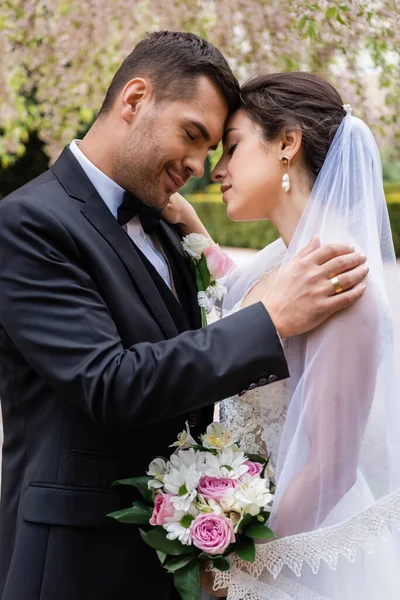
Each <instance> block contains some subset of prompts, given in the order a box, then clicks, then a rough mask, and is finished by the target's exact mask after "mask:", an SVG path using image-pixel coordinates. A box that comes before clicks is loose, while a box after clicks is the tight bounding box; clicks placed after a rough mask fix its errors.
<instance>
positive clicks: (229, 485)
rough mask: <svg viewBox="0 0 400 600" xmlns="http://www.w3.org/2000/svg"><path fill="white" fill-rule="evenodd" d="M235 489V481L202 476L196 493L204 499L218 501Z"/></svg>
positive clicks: (227, 478) (226, 478)
mask: <svg viewBox="0 0 400 600" xmlns="http://www.w3.org/2000/svg"><path fill="white" fill-rule="evenodd" d="M236 488H237V481H235V479H229V477H209V476H207V475H204V476H203V477H202V478H201V479H200V482H199V486H198V488H197V489H198V491H199V493H200V494H201V495H202V496H204V497H205V498H212V499H213V500H217V501H218V500H220V499H221V498H222V497H223V496H225V494H226V493H227V492H229V491H230V490H235V489H236Z"/></svg>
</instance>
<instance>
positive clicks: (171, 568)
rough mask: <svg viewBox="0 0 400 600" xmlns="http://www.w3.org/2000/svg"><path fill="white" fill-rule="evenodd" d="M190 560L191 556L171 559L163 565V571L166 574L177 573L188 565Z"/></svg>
mask: <svg viewBox="0 0 400 600" xmlns="http://www.w3.org/2000/svg"><path fill="white" fill-rule="evenodd" d="M191 560H193V556H192V555H190V556H182V557H178V558H173V559H171V560H169V561H168V562H167V563H165V565H164V569H167V571H168V573H175V571H178V569H181V568H182V567H185V566H186V565H187V564H189V563H190V561H191Z"/></svg>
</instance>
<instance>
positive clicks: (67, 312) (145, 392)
mask: <svg viewBox="0 0 400 600" xmlns="http://www.w3.org/2000/svg"><path fill="white" fill-rule="evenodd" d="M0 226H1V230H2V248H1V254H0V319H1V322H2V324H3V326H4V328H5V330H6V332H7V333H8V335H9V336H10V338H11V339H12V340H13V342H14V344H15V345H16V347H17V348H18V349H19V351H20V352H21V354H22V355H23V356H24V358H25V359H26V360H27V362H28V363H29V364H30V365H31V367H32V368H33V369H34V370H35V371H36V372H37V373H38V374H39V375H40V376H41V377H42V378H43V379H44V380H45V381H46V382H47V383H48V384H49V385H50V386H51V387H52V388H53V389H54V390H55V391H56V392H57V393H58V394H59V395H60V396H61V397H65V398H67V399H68V400H70V401H71V402H72V403H74V404H76V405H77V406H79V407H80V408H81V409H82V410H84V411H85V412H86V413H87V414H88V415H89V416H90V417H91V418H92V419H93V420H95V421H97V422H98V423H101V424H106V425H111V426H116V427H123V428H132V427H136V426H142V425H145V424H149V423H152V422H155V421H159V420H163V419H165V418H169V417H172V416H174V415H177V414H181V413H185V412H189V411H190V410H193V409H195V408H200V407H202V406H206V405H209V404H212V403H213V402H215V401H218V400H221V399H222V398H224V397H227V396H231V395H234V394H237V393H239V392H240V391H242V390H245V389H247V388H248V387H249V386H250V385H251V384H253V385H265V384H266V383H267V382H268V380H269V378H270V377H271V376H272V379H273V380H275V379H281V378H284V377H287V375H288V372H287V366H286V362H285V359H284V356H283V352H282V348H281V345H280V343H279V339H278V336H277V335H276V331H275V328H274V326H273V324H272V322H271V320H270V318H269V316H268V313H267V311H266V310H265V308H264V306H263V305H262V304H261V303H258V304H257V305H256V306H253V307H251V308H249V309H247V310H243V311H241V312H240V313H238V314H236V315H233V316H232V317H228V318H226V319H224V320H222V321H220V322H218V323H215V324H213V325H211V326H209V327H207V328H203V329H201V330H199V331H190V332H186V333H183V334H181V335H180V336H178V337H176V338H174V339H171V340H165V341H161V342H158V343H139V344H136V345H134V346H133V347H131V348H129V349H126V348H124V347H123V346H122V343H121V339H120V336H119V334H118V331H117V328H116V325H115V323H114V321H113V319H112V318H111V315H110V313H109V310H108V307H107V305H106V304H105V303H104V300H103V298H102V297H101V295H100V293H99V292H98V290H97V288H96V285H95V283H94V282H93V280H92V279H91V277H90V275H89V273H88V272H87V270H86V267H85V265H82V264H81V256H80V253H79V250H78V249H77V247H76V244H75V242H74V240H73V239H72V238H71V236H70V234H69V232H68V231H67V230H66V228H65V227H64V226H63V225H62V224H61V223H60V222H59V221H58V219H57V218H56V217H55V216H54V215H53V214H52V213H50V212H49V211H47V210H46V209H44V208H43V207H41V206H39V205H37V204H36V203H33V202H29V201H26V202H25V201H15V200H13V201H9V202H7V204H4V205H2V206H1V207H0ZM132 318H133V319H134V318H135V317H134V314H133V315H132ZM272 379H271V380H272Z"/></svg>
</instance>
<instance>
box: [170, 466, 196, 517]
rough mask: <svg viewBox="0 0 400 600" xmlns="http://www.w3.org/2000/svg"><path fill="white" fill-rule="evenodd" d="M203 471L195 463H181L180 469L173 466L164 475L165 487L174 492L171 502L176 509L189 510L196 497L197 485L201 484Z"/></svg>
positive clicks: (171, 492)
mask: <svg viewBox="0 0 400 600" xmlns="http://www.w3.org/2000/svg"><path fill="white" fill-rule="evenodd" d="M200 477H201V473H199V472H198V471H197V469H196V466H195V465H190V466H188V467H187V466H186V465H183V464H182V465H181V466H180V467H179V469H175V468H174V467H172V468H171V469H170V471H169V473H167V474H166V475H165V477H164V489H165V491H166V492H168V493H169V494H173V495H174V497H173V498H171V503H172V504H173V505H174V507H175V509H176V510H183V511H185V512H186V511H188V510H189V507H190V505H191V503H192V502H193V500H194V499H195V498H196V495H197V489H196V488H197V486H198V484H199V481H200Z"/></svg>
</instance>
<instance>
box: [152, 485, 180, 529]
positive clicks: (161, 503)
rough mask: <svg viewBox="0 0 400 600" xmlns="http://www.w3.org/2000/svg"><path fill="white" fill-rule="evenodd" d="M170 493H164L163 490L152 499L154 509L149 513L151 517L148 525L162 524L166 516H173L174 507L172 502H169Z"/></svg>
mask: <svg viewBox="0 0 400 600" xmlns="http://www.w3.org/2000/svg"><path fill="white" fill-rule="evenodd" d="M172 497H173V495H172V494H164V493H163V492H158V493H157V495H156V497H155V499H154V509H153V514H152V515H151V519H150V521H149V523H150V525H161V526H162V525H164V523H165V522H166V521H165V519H166V517H173V516H174V513H175V509H174V506H173V504H171V498H172Z"/></svg>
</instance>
